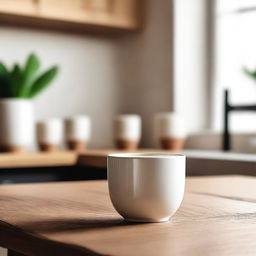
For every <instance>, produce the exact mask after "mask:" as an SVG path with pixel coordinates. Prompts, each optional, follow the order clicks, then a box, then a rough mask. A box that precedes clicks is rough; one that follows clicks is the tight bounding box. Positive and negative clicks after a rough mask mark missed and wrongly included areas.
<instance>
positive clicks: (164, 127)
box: [154, 112, 186, 151]
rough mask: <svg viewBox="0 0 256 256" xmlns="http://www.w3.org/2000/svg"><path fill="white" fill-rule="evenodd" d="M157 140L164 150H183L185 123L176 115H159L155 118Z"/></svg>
mask: <svg viewBox="0 0 256 256" xmlns="http://www.w3.org/2000/svg"><path fill="white" fill-rule="evenodd" d="M154 125H155V138H156V141H158V143H160V145H161V147H162V148H163V149H169V150H177V151H179V150H181V149H182V148H183V146H184V142H185V137H186V134H185V123H184V119H183V117H182V116H181V115H179V114H176V113H171V112H170V113H159V114H157V115H156V116H155V118H154Z"/></svg>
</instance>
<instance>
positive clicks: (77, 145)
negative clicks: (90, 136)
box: [67, 140, 86, 151]
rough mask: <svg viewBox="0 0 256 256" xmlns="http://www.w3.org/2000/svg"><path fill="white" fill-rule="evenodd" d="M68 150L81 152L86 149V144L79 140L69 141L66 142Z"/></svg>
mask: <svg viewBox="0 0 256 256" xmlns="http://www.w3.org/2000/svg"><path fill="white" fill-rule="evenodd" d="M67 144H68V148H69V149H70V150H75V151H83V150H85V149H86V142H85V141H80V140H70V141H68V142H67Z"/></svg>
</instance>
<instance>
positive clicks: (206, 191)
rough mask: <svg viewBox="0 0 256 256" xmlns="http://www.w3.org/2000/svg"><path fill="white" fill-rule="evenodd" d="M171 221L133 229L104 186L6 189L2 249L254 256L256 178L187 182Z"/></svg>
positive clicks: (0, 221) (1, 193)
mask: <svg viewBox="0 0 256 256" xmlns="http://www.w3.org/2000/svg"><path fill="white" fill-rule="evenodd" d="M186 185H187V186H186V193H185V197H184V200H183V203H182V206H181V208H180V209H179V211H178V212H177V213H176V215H175V216H174V217H173V218H172V220H171V221H170V222H166V223H158V224H156V223H155V224H153V223H152V224H138V223H137V224H129V223H126V222H124V221H123V219H122V218H121V217H120V216H119V215H118V214H117V213H116V212H115V210H114V209H113V207H112V205H111V202H110V199H109V196H108V192H107V183H106V181H83V182H63V183H50V184H47V183H45V184H43V183H42V184H29V185H26V184H22V185H3V186H1V187H0V246H2V247H8V248H10V249H13V250H16V251H18V252H20V253H24V254H26V255H37V256H41V255H44V256H45V255H50V256H51V255H75V256H76V255H119V256H130V255H142V256H143V255H148V256H151V255H152V256H153V255H154V256H155V255H164V256H165V255H168V256H169V255H174V256H175V255H179V256H180V255H192V256H193V255H195V256H200V255H210V256H213V255H218V256H222V255H232V256H233V255H239V256H240V255H256V243H255V238H256V179H255V178H251V177H243V176H221V177H220V176H219V177H210V178H209V177H197V178H187V184H186Z"/></svg>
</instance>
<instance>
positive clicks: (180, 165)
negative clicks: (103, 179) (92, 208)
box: [108, 153, 186, 222]
mask: <svg viewBox="0 0 256 256" xmlns="http://www.w3.org/2000/svg"><path fill="white" fill-rule="evenodd" d="M185 169H186V157H185V156H184V155H179V154H132V153H130V154H128V153H126V154H111V155H109V156H108V186H109V194H110V198H111V201H112V204H113V206H114V208H115V209H116V211H117V212H118V213H119V214H120V215H121V216H123V217H124V219H125V220H127V221H136V222H163V221H168V220H169V219H170V217H171V216H172V215H173V214H174V213H175V212H176V211H177V210H178V208H179V206H180V204H181V202H182V199H183V195H184V189H185Z"/></svg>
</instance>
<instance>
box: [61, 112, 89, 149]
mask: <svg viewBox="0 0 256 256" xmlns="http://www.w3.org/2000/svg"><path fill="white" fill-rule="evenodd" d="M65 133H66V141H67V144H68V147H69V148H70V149H72V150H82V149H84V148H85V147H86V144H87V143H88V141H89V140H90V137H91V120H90V118H89V117H88V116H86V115H79V116H74V117H70V118H68V119H66V121H65Z"/></svg>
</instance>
